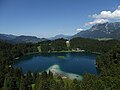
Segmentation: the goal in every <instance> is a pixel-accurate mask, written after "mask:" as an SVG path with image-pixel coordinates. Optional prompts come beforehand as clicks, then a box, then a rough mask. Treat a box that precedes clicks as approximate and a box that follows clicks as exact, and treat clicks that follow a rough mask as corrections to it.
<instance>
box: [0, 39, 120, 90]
mask: <svg viewBox="0 0 120 90" xmlns="http://www.w3.org/2000/svg"><path fill="white" fill-rule="evenodd" d="M66 41H67V40H64V39H57V40H54V41H44V42H40V43H36V44H32V43H19V44H10V43H6V42H5V41H0V89H1V90H119V89H120V85H119V83H120V42H119V41H116V40H108V41H98V40H93V39H83V38H74V39H72V40H70V48H68V47H67V45H66ZM39 46H40V49H41V52H42V53H47V52H52V51H67V50H72V49H76V48H80V49H84V50H86V51H88V52H100V53H102V54H101V55H99V56H98V57H97V63H96V64H97V67H98V69H99V71H100V74H99V75H98V76H96V75H92V74H84V75H83V80H82V81H78V80H76V79H75V80H69V79H62V78H61V77H60V76H57V77H54V76H53V73H52V72H51V71H49V73H47V72H45V71H43V73H42V74H39V72H37V71H36V72H34V73H33V74H31V72H30V71H29V70H28V71H27V72H26V75H24V74H23V72H22V68H17V69H14V68H13V67H12V63H13V62H14V61H15V60H16V59H15V58H17V57H20V56H23V55H25V54H30V53H36V52H39V50H38V47H39Z"/></svg>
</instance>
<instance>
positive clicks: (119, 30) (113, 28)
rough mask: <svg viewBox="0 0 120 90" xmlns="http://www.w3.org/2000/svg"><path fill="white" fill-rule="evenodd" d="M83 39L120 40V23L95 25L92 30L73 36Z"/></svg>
mask: <svg viewBox="0 0 120 90" xmlns="http://www.w3.org/2000/svg"><path fill="white" fill-rule="evenodd" d="M74 37H83V38H113V39H118V40H120V22H114V23H108V22H107V23H103V24H96V25H93V26H92V27H91V28H90V29H88V30H85V31H81V32H79V33H77V34H75V35H74V36H73V38H74Z"/></svg>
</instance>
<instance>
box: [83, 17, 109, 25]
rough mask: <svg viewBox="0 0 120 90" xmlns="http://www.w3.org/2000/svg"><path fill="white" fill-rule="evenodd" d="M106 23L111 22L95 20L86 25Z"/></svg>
mask: <svg viewBox="0 0 120 90" xmlns="http://www.w3.org/2000/svg"><path fill="white" fill-rule="evenodd" d="M106 22H109V20H108V19H95V20H94V21H92V22H87V23H85V26H88V25H94V24H100V23H106Z"/></svg>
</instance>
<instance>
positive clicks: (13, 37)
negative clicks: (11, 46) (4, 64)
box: [0, 34, 17, 40]
mask: <svg viewBox="0 0 120 90" xmlns="http://www.w3.org/2000/svg"><path fill="white" fill-rule="evenodd" d="M16 37H17V36H15V35H9V34H0V39H1V40H12V39H15V38H16Z"/></svg>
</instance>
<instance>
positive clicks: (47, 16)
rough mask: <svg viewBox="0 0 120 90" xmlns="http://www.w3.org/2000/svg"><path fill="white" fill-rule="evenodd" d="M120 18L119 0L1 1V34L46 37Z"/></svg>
mask: <svg viewBox="0 0 120 90" xmlns="http://www.w3.org/2000/svg"><path fill="white" fill-rule="evenodd" d="M116 21H120V0H0V33H3V34H13V35H30V36H37V37H40V38H43V37H45V38H49V37H53V36H55V35H58V34H65V35H74V34H76V33H77V32H80V31H82V30H86V29H88V28H90V27H91V26H92V25H94V24H97V23H105V22H116Z"/></svg>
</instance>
